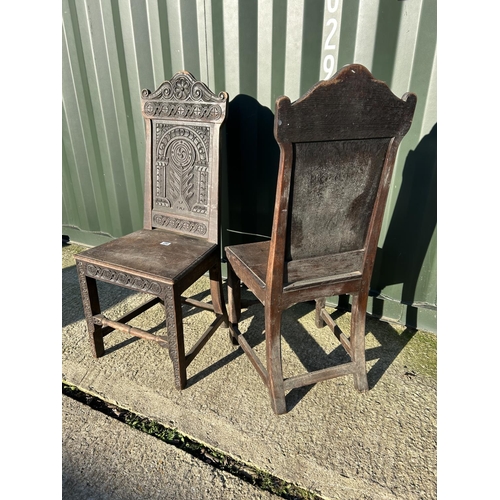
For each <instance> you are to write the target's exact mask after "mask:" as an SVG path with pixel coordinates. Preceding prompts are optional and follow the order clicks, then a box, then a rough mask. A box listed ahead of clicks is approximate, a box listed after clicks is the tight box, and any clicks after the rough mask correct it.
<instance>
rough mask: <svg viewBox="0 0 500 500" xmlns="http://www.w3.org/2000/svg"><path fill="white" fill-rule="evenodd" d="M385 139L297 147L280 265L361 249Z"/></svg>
mask: <svg viewBox="0 0 500 500" xmlns="http://www.w3.org/2000/svg"><path fill="white" fill-rule="evenodd" d="M389 143H390V139H389V138H387V139H368V140H367V139H365V140H350V141H324V142H298V143H295V144H294V145H293V155H294V158H293V170H292V178H291V187H290V202H289V208H288V224H287V230H288V237H287V247H286V256H285V258H286V260H292V259H306V258H312V257H320V256H324V255H330V254H334V253H340V252H348V251H353V250H361V249H362V248H363V247H364V244H365V238H366V235H367V231H368V225H369V223H370V218H371V214H372V209H373V205H374V202H375V198H376V195H377V191H378V186H379V181H380V176H381V172H382V168H383V166H384V160H385V157H386V153H387V149H388V146H389Z"/></svg>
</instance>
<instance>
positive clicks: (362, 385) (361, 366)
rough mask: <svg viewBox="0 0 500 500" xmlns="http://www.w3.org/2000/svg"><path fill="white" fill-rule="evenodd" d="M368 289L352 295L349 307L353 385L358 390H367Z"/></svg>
mask: <svg viewBox="0 0 500 500" xmlns="http://www.w3.org/2000/svg"><path fill="white" fill-rule="evenodd" d="M367 302H368V291H362V292H360V293H359V294H357V295H353V296H352V308H351V337H350V343H351V349H352V361H353V362H354V364H355V372H354V387H355V388H356V389H357V390H358V391H360V392H364V391H368V389H369V387H368V379H367V376H366V356H365V324H366V305H367Z"/></svg>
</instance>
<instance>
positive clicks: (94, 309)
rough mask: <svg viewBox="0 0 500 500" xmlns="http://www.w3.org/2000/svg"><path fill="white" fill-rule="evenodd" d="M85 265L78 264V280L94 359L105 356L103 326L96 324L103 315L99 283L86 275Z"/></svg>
mask: <svg viewBox="0 0 500 500" xmlns="http://www.w3.org/2000/svg"><path fill="white" fill-rule="evenodd" d="M83 266H84V264H83V263H81V262H78V263H77V268H78V280H79V282H80V292H81V294H82V303H83V311H84V313H85V319H86V321H87V329H88V333H89V340H90V347H91V350H92V355H93V356H94V358H99V357H101V356H103V355H104V339H103V334H102V325H98V324H95V323H94V316H95V315H97V314H101V306H100V304H99V294H98V292H97V282H96V280H95V279H94V278H89V277H88V276H86V275H85V271H84V267H83Z"/></svg>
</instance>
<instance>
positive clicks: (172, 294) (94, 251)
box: [75, 71, 228, 389]
mask: <svg viewBox="0 0 500 500" xmlns="http://www.w3.org/2000/svg"><path fill="white" fill-rule="evenodd" d="M227 100H228V95H227V93H226V92H221V93H220V94H219V95H218V96H217V95H215V94H214V93H212V91H211V90H210V89H209V88H208V87H207V86H206V85H205V84H204V83H202V82H199V81H196V79H195V78H194V77H193V75H191V74H190V73H188V72H186V71H181V72H179V73H176V74H175V75H174V76H173V77H172V79H171V80H168V81H165V82H163V83H162V84H161V85H160V87H159V88H158V90H156V91H155V92H153V93H151V92H150V91H149V90H143V91H142V98H141V106H142V114H143V116H144V120H145V123H146V163H145V188H144V227H143V229H141V230H139V231H136V232H134V233H131V234H128V235H126V236H123V237H121V238H117V239H115V240H113V241H110V242H107V243H104V244H102V245H99V246H98V247H95V248H91V249H89V250H87V251H84V252H82V253H80V254H78V255H76V256H75V259H76V262H77V269H78V275H79V280H80V288H81V294H82V299H83V306H84V311H85V318H86V320H87V325H88V332H89V336H90V342H91V346H92V352H93V355H94V356H95V357H99V356H102V355H103V354H104V342H103V337H104V336H105V335H107V334H109V333H110V332H112V331H113V330H119V331H122V332H125V333H127V334H130V335H133V336H136V337H140V338H142V339H146V340H152V341H155V342H157V343H158V344H159V345H160V346H162V347H166V348H168V352H169V355H170V358H171V360H172V362H173V367H174V376H175V386H176V388H177V389H183V388H184V387H185V386H186V380H187V376H186V368H187V366H188V365H189V364H190V363H191V361H192V360H193V359H194V358H195V356H196V355H197V354H198V353H199V352H200V350H201V349H202V347H203V346H204V345H205V343H206V342H207V341H208V340H209V338H210V337H211V336H212V335H213V334H214V332H215V331H216V330H217V328H218V327H219V326H220V325H221V324H222V323H224V324H225V325H226V327H227V313H226V307H225V303H224V299H223V295H222V289H221V269H220V246H219V244H218V240H219V215H218V198H219V134H220V128H221V125H222V122H223V121H224V120H225V118H226V112H227V111H226V110H227ZM207 271H208V273H209V277H210V292H211V298H212V304H209V303H205V302H202V301H197V300H194V299H192V298H189V297H183V296H182V293H183V292H184V291H185V290H186V289H187V288H188V287H189V286H191V285H192V284H193V283H194V282H195V281H197V280H198V279H199V278H200V277H201V276H202V275H203V274H205V273H206V272H207ZM96 280H101V281H105V282H107V283H112V284H115V285H118V286H121V287H125V288H129V289H131V290H134V291H139V292H145V293H147V294H150V295H152V296H153V297H152V298H149V300H148V301H147V302H146V303H145V304H144V305H142V306H140V307H138V308H136V309H135V310H133V311H131V312H130V313H128V314H127V315H125V316H124V317H122V318H119V319H116V320H112V319H109V318H107V317H106V316H104V315H103V314H102V313H101V308H100V305H99V297H98V293H97V286H96ZM159 302H161V303H163V304H164V307H165V313H166V326H167V336H161V335H154V334H152V333H149V332H146V331H144V330H141V329H139V328H134V327H132V326H130V325H128V324H127V323H128V322H129V321H130V320H131V319H132V318H135V317H136V316H137V315H139V314H141V313H143V312H145V311H146V310H148V309H149V308H151V307H152V306H154V305H155V304H157V303H159ZM183 303H187V304H189V305H191V306H194V307H200V308H203V309H208V310H211V311H213V312H214V313H215V315H216V317H215V320H214V321H213V323H212V324H211V325H210V326H209V327H208V329H207V330H206V331H205V333H204V334H203V336H202V337H201V338H200V340H199V341H198V342H197V343H196V345H195V346H194V347H193V348H192V349H191V351H190V352H189V353H187V354H186V353H185V345H184V332H183V318H182V308H181V306H182V304H183Z"/></svg>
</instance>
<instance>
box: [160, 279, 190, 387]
mask: <svg viewBox="0 0 500 500" xmlns="http://www.w3.org/2000/svg"><path fill="white" fill-rule="evenodd" d="M164 303H165V317H166V324H167V335H168V353H169V355H170V359H171V360H172V364H173V367H174V381H175V387H176V389H178V390H181V389H184V388H185V387H186V381H187V376H186V368H187V366H186V355H185V350H184V327H183V324H182V304H181V296H180V294H177V293H176V292H175V291H174V289H173V287H167V289H166V293H165V297H164Z"/></svg>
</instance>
